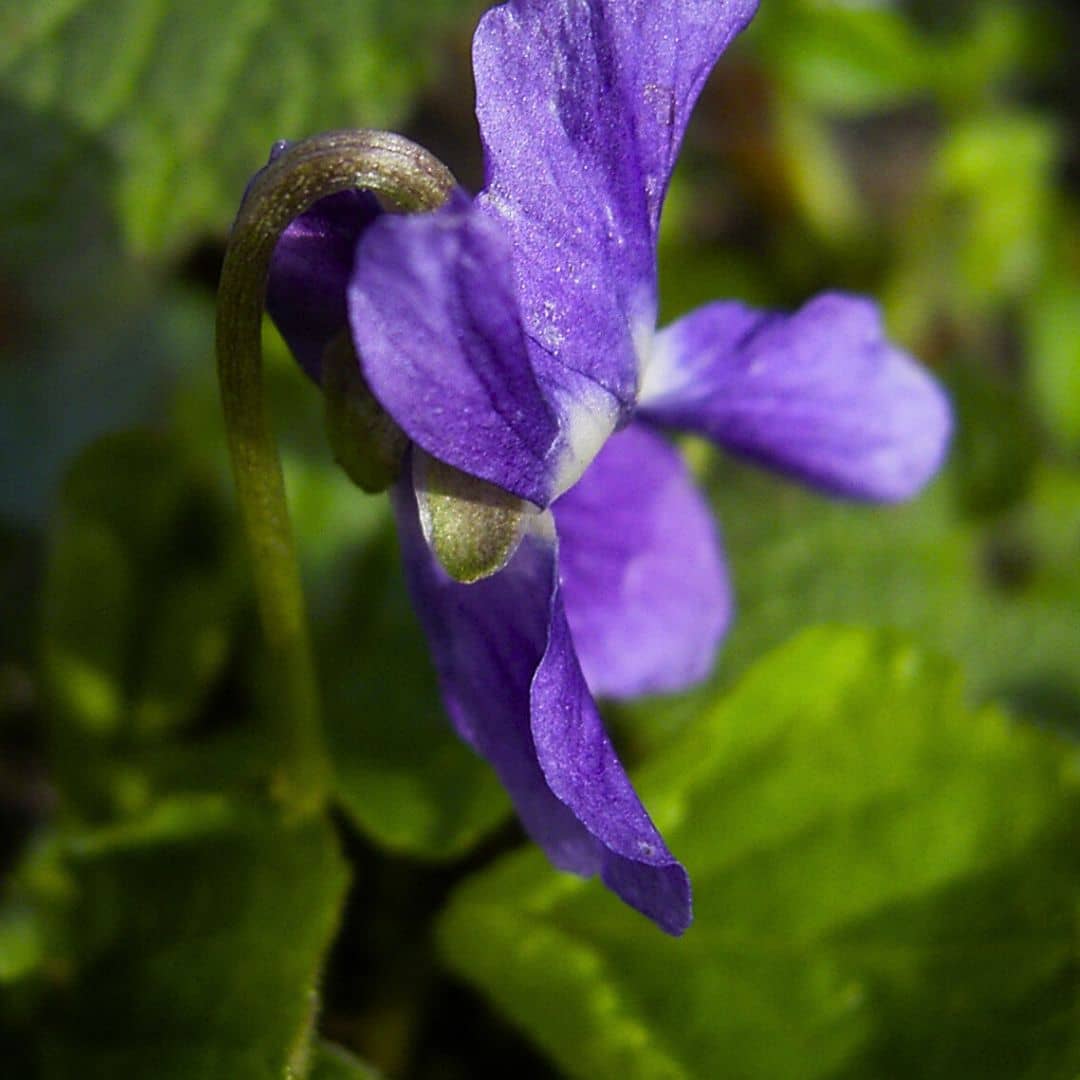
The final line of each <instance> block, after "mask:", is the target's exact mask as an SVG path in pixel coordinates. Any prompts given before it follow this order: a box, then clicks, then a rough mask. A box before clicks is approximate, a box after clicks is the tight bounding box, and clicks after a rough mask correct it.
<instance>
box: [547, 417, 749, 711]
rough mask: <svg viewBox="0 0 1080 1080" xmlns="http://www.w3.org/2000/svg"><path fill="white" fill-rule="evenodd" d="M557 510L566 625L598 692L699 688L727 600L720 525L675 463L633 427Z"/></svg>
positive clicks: (727, 613)
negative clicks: (691, 686) (567, 624)
mask: <svg viewBox="0 0 1080 1080" xmlns="http://www.w3.org/2000/svg"><path fill="white" fill-rule="evenodd" d="M552 511H553V513H554V515H555V522H556V525H557V527H558V532H559V570H560V573H561V576H562V593H563V601H564V603H565V605H566V617H567V620H568V621H569V624H570V630H571V632H572V634H573V638H574V646H575V649H576V651H577V656H578V660H579V661H580V663H581V669H582V671H583V672H584V674H585V680H586V682H587V683H588V685H589V688H590V689H591V690H592V692H593V693H594V694H601V695H607V696H611V697H618V698H630V697H636V696H639V695H641V694H656V693H668V692H671V691H675V690H681V689H684V688H685V687H687V686H690V685H692V684H693V683H695V682H697V681H698V680H700V679H702V678H704V677H705V676H706V675H707V674H708V672H709V670H710V669H711V667H712V665H713V661H714V659H715V656H716V650H717V647H718V646H719V644H720V640H721V638H722V637H723V634H724V631H725V630H726V628H727V625H728V622H729V621H730V618H731V594H730V589H729V586H728V578H727V572H726V569H725V566H724V561H723V558H722V555H721V552H720V543H719V538H718V536H717V530H716V526H715V524H714V522H713V516H712V514H711V512H710V510H709V507H708V505H707V504H706V502H705V500H704V499H703V498H702V497H701V495H700V493H699V492H698V490H697V488H696V487H695V486H694V483H693V481H692V480H691V478H690V476H689V474H688V473H687V470H686V466H685V465H684V464H683V461H682V458H681V457H680V455H679V454H678V452H677V451H675V450H674V449H673V448H672V447H671V446H669V445H668V444H667V442H666V441H665V440H664V439H663V438H661V437H660V436H659V435H657V434H655V433H653V432H651V431H649V430H648V429H647V428H646V427H644V426H643V425H640V424H631V425H630V427H628V428H626V429H625V430H623V431H621V432H619V433H618V434H617V435H615V436H613V437H612V438H611V439H610V440H608V442H607V443H606V444H605V446H604V449H603V450H601V451H600V453H599V455H598V456H597V458H596V460H595V461H594V462H593V463H592V465H590V466H589V468H588V470H587V471H586V472H585V475H584V476H582V478H581V480H580V481H578V483H577V484H576V485H575V486H574V487H572V488H571V489H570V490H569V491H568V492H567V493H566V494H565V495H563V496H562V498H560V499H559V500H558V501H557V502H556V503H555V504H554V505H553V506H552Z"/></svg>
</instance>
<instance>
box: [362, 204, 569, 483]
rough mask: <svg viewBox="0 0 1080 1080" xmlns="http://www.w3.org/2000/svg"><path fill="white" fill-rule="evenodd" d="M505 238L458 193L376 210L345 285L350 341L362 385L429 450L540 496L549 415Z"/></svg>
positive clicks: (552, 428)
mask: <svg viewBox="0 0 1080 1080" xmlns="http://www.w3.org/2000/svg"><path fill="white" fill-rule="evenodd" d="M509 261H510V254H509V251H508V248H507V243H506V238H505V237H504V236H503V234H502V232H501V230H500V229H499V228H498V227H497V225H495V224H494V223H493V222H490V221H488V220H487V219H485V218H484V217H482V216H481V215H478V214H476V213H475V212H474V211H473V210H472V207H471V205H470V204H469V203H468V201H467V200H466V199H465V198H464V196H461V197H459V198H457V199H455V200H454V201H453V203H452V205H451V206H449V207H447V208H446V209H444V210H441V211H437V212H436V213H433V214H422V215H415V216H409V217H403V216H394V215H387V216H385V217H384V218H383V219H382V220H380V221H379V222H377V223H376V224H375V225H374V226H372V228H370V229H369V230H368V231H367V233H366V234H365V236H364V238H363V242H362V243H361V245H360V250H359V253H358V257H357V262H356V268H355V273H354V274H353V277H352V280H351V282H350V284H349V289H348V304H349V319H350V322H351V325H352V331H353V340H354V342H355V344H356V348H357V353H358V355H359V357H360V361H361V364H362V366H363V370H364V374H365V376H366V378H367V381H368V384H369V385H370V387H371V390H372V392H373V393H374V394H375V396H376V397H377V398H378V399H379V401H380V403H381V404H382V406H383V408H385V409H386V411H387V412H388V413H390V415H391V416H392V417H393V418H394V420H395V421H396V422H397V423H398V424H399V425H400V426H401V428H402V429H403V430H404V431H405V432H406V434H407V435H408V436H409V437H410V438H411V439H413V440H414V441H415V442H417V443H418V444H419V445H420V446H422V447H423V448H424V449H425V450H426V451H427V452H428V453H429V454H431V455H432V456H434V457H437V458H439V459H440V460H442V461H444V462H447V463H448V464H450V465H454V466H456V467H457V468H459V469H461V470H463V471H465V472H468V473H471V474H472V475H474V476H479V477H481V478H482V479H484V480H488V481H490V482H491V483H493V484H497V485H498V486H500V487H502V488H505V489H506V490H508V491H511V492H513V493H514V494H515V495H519V496H521V497H522V498H524V499H530V500H531V501H533V502H535V503H538V504H546V503H547V501H548V500H549V499H550V497H551V494H552V489H553V487H554V484H555V473H556V471H557V468H558V455H557V453H556V450H557V445H556V444H557V443H558V441H559V424H558V421H557V420H556V418H555V416H554V415H553V413H552V411H551V409H550V408H549V406H548V403H547V401H546V399H545V397H544V395H543V394H542V393H541V390H540V387H539V385H538V384H537V381H536V378H535V376H534V374H533V370H532V368H531V366H530V363H529V357H528V351H527V349H526V346H525V339H524V333H523V329H522V325H521V319H520V315H519V311H518V306H517V300H516V297H515V295H514V292H513V286H512V280H513V279H512V276H511V272H510V269H509Z"/></svg>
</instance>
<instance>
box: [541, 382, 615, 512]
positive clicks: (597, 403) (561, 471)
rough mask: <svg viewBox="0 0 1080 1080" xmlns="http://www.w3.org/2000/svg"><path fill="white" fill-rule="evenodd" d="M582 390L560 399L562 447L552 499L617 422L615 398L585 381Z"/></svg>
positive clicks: (570, 481)
mask: <svg viewBox="0 0 1080 1080" xmlns="http://www.w3.org/2000/svg"><path fill="white" fill-rule="evenodd" d="M584 386H585V387H587V389H585V390H584V392H578V393H575V394H574V395H573V396H572V397H567V398H566V399H564V400H563V401H561V402H560V403H559V412H560V413H561V415H562V419H563V427H562V436H563V451H562V455H561V457H560V460H559V464H558V466H557V468H556V470H555V487H554V492H553V494H552V499H556V498H558V497H559V496H560V495H561V494H562V493H563V492H564V491H567V490H569V489H570V488H572V487H573V486H574V485H575V484H576V483H577V482H578V480H580V479H581V474H582V473H583V472H584V471H585V470H586V469H587V468H588V467H589V465H590V464H591V463H592V460H593V458H594V457H596V455H597V454H598V453H600V448H601V447H602V446H603V445H604V443H606V442H607V440H608V438H609V437H610V436H611V433H612V432H613V431H614V430H615V425H616V423H617V422H618V419H619V415H618V409H617V407H616V405H615V401H614V399H613V398H612V397H611V395H610V394H608V393H607V392H606V391H604V390H601V389H600V388H599V387H598V386H594V385H590V384H587V383H586V384H584Z"/></svg>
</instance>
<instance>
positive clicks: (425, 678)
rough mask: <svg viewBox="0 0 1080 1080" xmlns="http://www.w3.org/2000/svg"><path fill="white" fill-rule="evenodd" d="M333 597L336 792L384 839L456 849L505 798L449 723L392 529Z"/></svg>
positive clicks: (325, 631) (331, 716)
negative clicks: (406, 584)
mask: <svg viewBox="0 0 1080 1080" xmlns="http://www.w3.org/2000/svg"><path fill="white" fill-rule="evenodd" d="M337 599H338V604H337V606H336V608H335V611H334V612H333V613H332V614H331V613H325V614H324V615H323V617H321V618H319V619H317V620H316V623H315V632H316V634H317V642H318V643H317V650H318V656H319V663H320V666H321V673H322V679H323V684H324V686H325V701H326V723H327V736H328V739H329V743H330V748H331V754H332V756H333V760H334V768H335V772H336V776H337V794H338V798H339V799H340V801H341V803H342V806H343V807H344V809H345V810H346V811H347V813H348V814H349V816H350V818H352V820H353V821H354V822H355V823H356V824H357V825H359V826H360V827H361V828H362V829H364V830H365V831H366V832H368V833H370V834H371V835H372V836H373V837H374V838H375V839H376V840H378V841H379V842H380V843H381V844H383V845H385V846H387V847H390V848H393V849H395V850H398V851H402V852H407V853H409V854H412V855H420V856H424V857H428V858H449V857H452V856H455V855H460V854H461V853H462V852H463V851H465V850H467V849H468V848H469V847H470V846H471V845H472V844H473V843H475V842H476V841H477V840H478V839H479V838H480V837H481V836H482V835H483V834H484V833H485V832H487V831H489V830H490V829H491V828H492V827H494V826H495V825H496V824H498V822H499V821H500V820H502V818H503V817H504V816H505V815H506V813H507V807H508V804H507V800H506V797H505V795H504V794H503V792H502V789H501V788H500V786H499V783H498V781H497V780H496V779H495V775H494V773H493V771H492V770H491V768H490V767H489V766H488V765H487V764H486V763H485V762H484V761H482V760H481V759H480V758H478V757H477V756H476V755H475V754H474V753H473V752H472V751H471V750H469V749H468V748H467V747H466V746H465V745H464V744H463V743H462V742H461V740H460V739H459V738H458V737H457V736H456V735H455V734H454V732H453V730H452V729H451V726H450V721H449V719H448V718H447V716H446V713H445V710H444V709H443V705H442V701H441V699H440V696H439V691H438V685H437V682H436V679H435V672H434V669H433V667H432V664H431V660H430V658H429V657H428V653H427V645H426V643H425V641H424V638H423V634H422V632H421V630H420V626H419V623H418V621H417V619H416V616H415V615H414V614H413V611H412V607H411V605H410V603H409V598H408V594H407V592H406V588H405V582H404V580H403V578H402V574H401V565H400V556H399V554H398V550H397V541H396V538H395V537H394V535H393V534H392V532H389V531H388V532H386V533H385V534H384V535H383V538H382V542H381V543H380V544H378V545H377V546H373V547H372V549H371V550H370V551H369V552H368V554H367V555H366V557H365V558H364V559H362V560H361V562H360V564H359V565H358V566H357V567H356V568H355V570H354V573H353V575H352V577H351V578H350V579H347V580H344V581H342V580H340V579H339V582H338V596H337Z"/></svg>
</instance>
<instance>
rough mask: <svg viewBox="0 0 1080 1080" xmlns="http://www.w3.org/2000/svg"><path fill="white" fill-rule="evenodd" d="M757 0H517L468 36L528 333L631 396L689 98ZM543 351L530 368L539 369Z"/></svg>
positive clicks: (625, 397)
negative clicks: (660, 228)
mask: <svg viewBox="0 0 1080 1080" xmlns="http://www.w3.org/2000/svg"><path fill="white" fill-rule="evenodd" d="M756 6H757V3H756V0H511V2H510V3H507V4H504V5H502V6H501V7H497V8H495V9H493V10H491V11H489V12H488V13H487V14H486V15H485V16H484V18H483V19H482V20H481V22H480V25H479V27H478V29H477V31H476V36H475V38H474V40H473V67H474V71H475V76H476V93H477V116H478V118H479V121H480V129H481V135H482V137H483V141H484V146H485V150H486V153H487V185H486V189H485V192H484V194H483V195H482V196H481V204H482V206H483V207H484V210H485V212H487V213H490V214H492V215H493V216H496V217H498V218H500V219H501V220H502V221H504V222H505V223H506V226H507V228H508V229H509V230H510V234H511V237H512V247H513V251H514V257H515V271H516V275H517V283H518V292H519V298H520V302H521V308H522V313H523V317H524V319H525V324H526V327H527V331H528V335H529V338H530V341H531V342H532V344H533V345H534V347H535V348H536V349H537V350H538V351H539V352H540V353H542V354H545V355H546V356H547V357H548V361H547V362H548V363H549V364H551V365H553V366H561V367H563V368H566V369H569V370H571V371H574V372H577V373H578V374H580V375H583V376H586V377H588V378H589V379H591V380H593V381H594V382H595V383H597V384H598V385H599V386H601V387H603V388H604V389H605V390H606V391H608V392H609V393H610V394H612V395H613V396H614V397H615V398H616V399H617V401H618V402H619V403H620V404H621V406H622V409H623V412H624V415H625V414H627V413H629V411H630V410H631V409H632V405H633V401H634V398H635V396H636V390H637V384H638V378H639V370H638V350H637V349H636V348H635V342H636V339H638V337H639V336H640V335H641V334H642V333H643V332H644V333H646V334H647V333H648V332H651V330H652V328H653V326H654V324H655V317H656V281H655V278H656V261H655V259H656V256H655V248H656V230H657V226H658V221H659V216H660V208H661V204H662V201H663V197H664V193H665V190H666V188H667V183H668V179H669V177H670V174H671V169H672V167H673V165H674V161H675V156H676V154H677V152H678V147H679V144H680V141H681V139H682V135H683V132H684V130H685V128H686V124H687V121H688V120H689V116H690V111H691V109H692V107H693V104H694V102H695V100H696V99H697V96H698V94H699V92H700V90H701V87H702V84H703V83H704V80H705V78H706V76H707V75H708V73H709V71H710V69H711V67H712V65H713V64H714V63H715V61H716V60H717V58H718V57H719V56H720V54H721V53H722V52H723V50H724V49H725V48H726V46H727V44H728V43H729V42H730V41H731V39H732V38H733V37H734V36H735V35H736V34H737V33H738V32H739V31H740V30H741V29H743V27H744V26H745V25H746V24H747V22H748V21H749V20H750V18H751V17H752V15H753V13H754V11H755V9H756ZM544 365H545V361H544V357H543V356H538V357H536V358H534V367H535V368H536V369H537V372H538V374H540V376H541V378H543V377H544V374H543V369H544Z"/></svg>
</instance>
